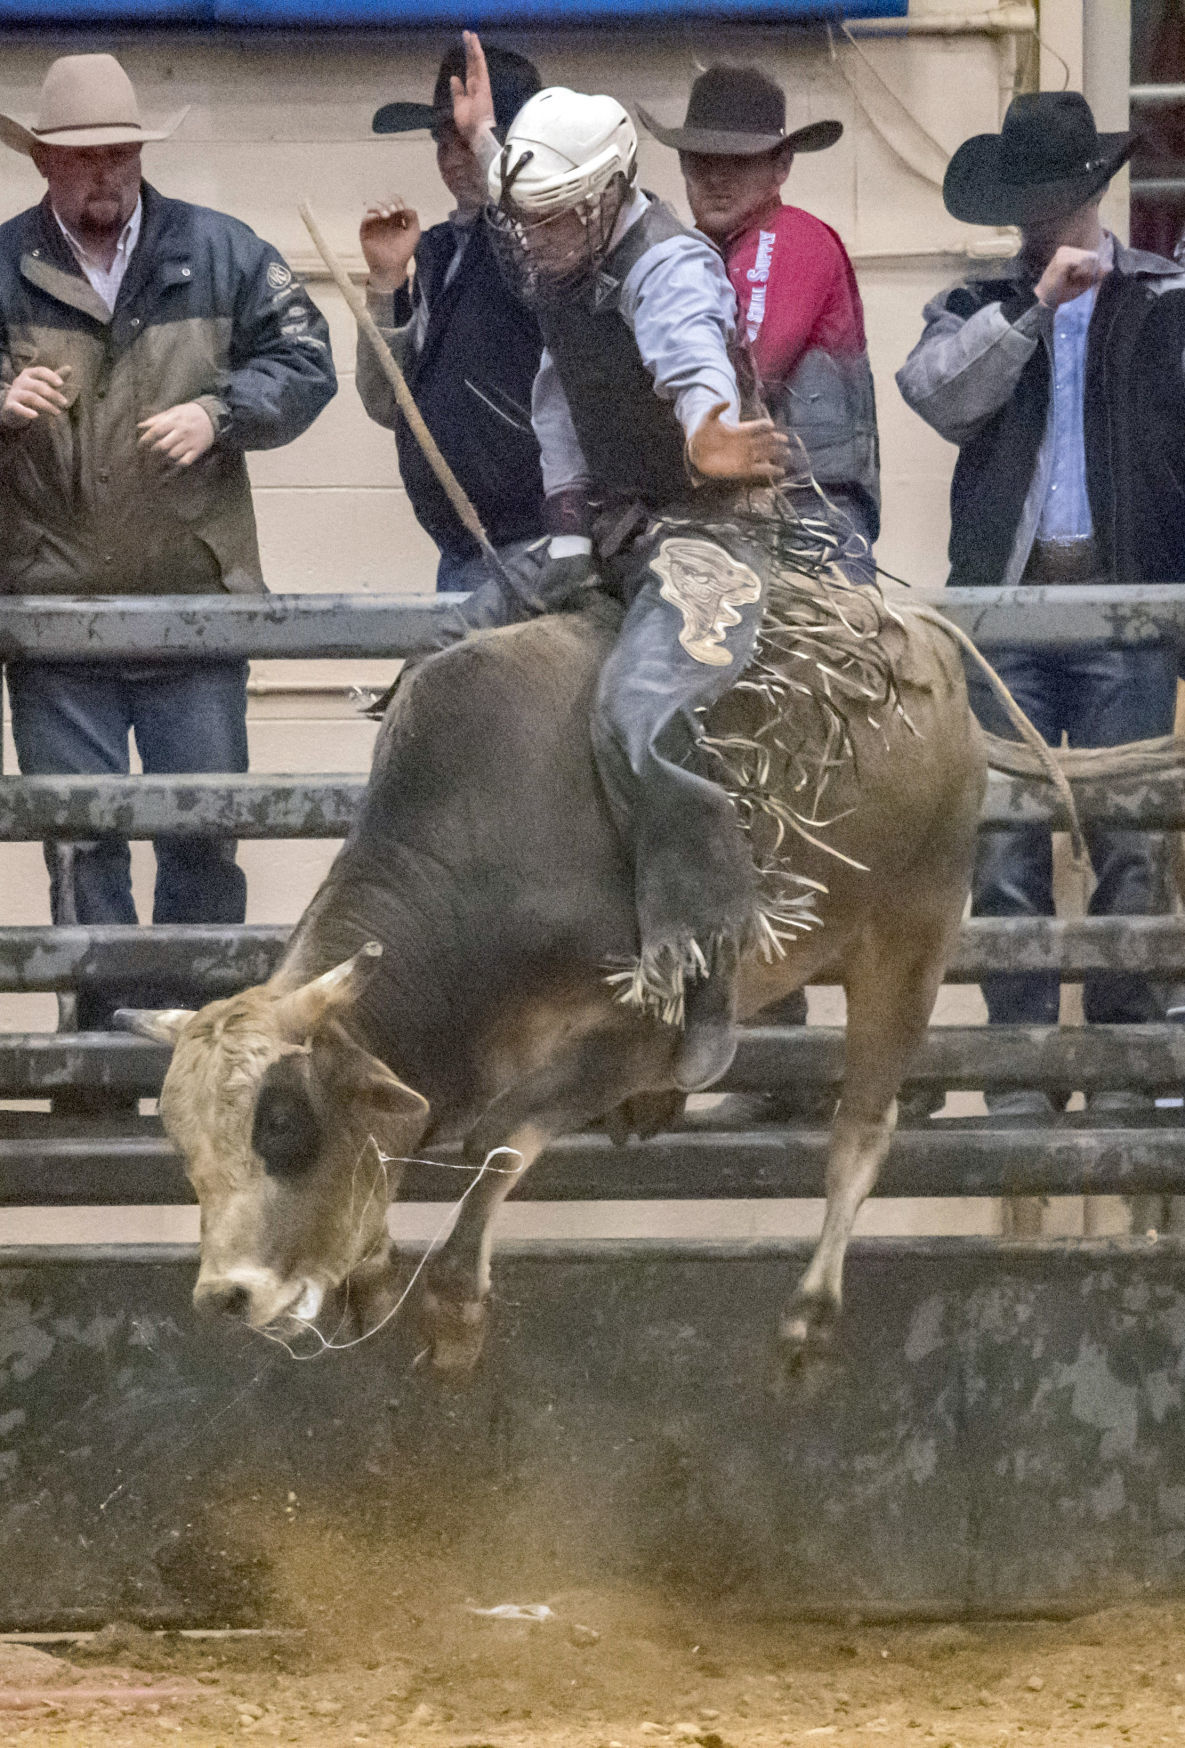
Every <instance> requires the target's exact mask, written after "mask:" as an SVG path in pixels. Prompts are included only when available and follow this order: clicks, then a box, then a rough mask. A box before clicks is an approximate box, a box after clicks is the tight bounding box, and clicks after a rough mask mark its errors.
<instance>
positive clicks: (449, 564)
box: [436, 535, 538, 595]
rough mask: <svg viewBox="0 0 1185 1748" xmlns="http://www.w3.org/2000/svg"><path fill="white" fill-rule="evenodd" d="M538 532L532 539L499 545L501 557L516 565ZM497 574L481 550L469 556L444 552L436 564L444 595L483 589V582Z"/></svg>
mask: <svg viewBox="0 0 1185 1748" xmlns="http://www.w3.org/2000/svg"><path fill="white" fill-rule="evenodd" d="M537 538H538V536H535V535H533V536H532V537H531V539H530V540H512V541H510V542H509V543H508V544H507V545H506V546H500V547H498V548H497V552H498V557H499V558H500V559H502V561H503V562H504V563H505V564H508V565H513V562H514V560H515V559H516V558H518V557H520V556H521V555H522V554H523V553H524V552H525V551H526V550H527V548H528V546H533V545H534V544H535V540H536V539H537ZM493 574H494V572H493V570H492V567H491V566H490V564H489V563H488V561H487V560H486V559H485V558H484V557H483V556H482V554H481V553H480V552H475V553H472V554H470V555H469V556H468V557H464V556H461V557H458V556H457V554H456V553H451V552H442V553H441V555H440V562H439V564H438V565H437V566H436V589H437V593H438V594H441V595H448V594H456V595H470V594H472V593H473V591H474V589H480V588H481V585H482V584H483V583H488V582H489V580H490V577H491V576H492V575H493Z"/></svg>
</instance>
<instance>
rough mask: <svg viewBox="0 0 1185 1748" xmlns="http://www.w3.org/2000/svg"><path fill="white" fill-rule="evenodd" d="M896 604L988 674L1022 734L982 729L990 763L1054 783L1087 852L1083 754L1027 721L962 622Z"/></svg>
mask: <svg viewBox="0 0 1185 1748" xmlns="http://www.w3.org/2000/svg"><path fill="white" fill-rule="evenodd" d="M894 606H897V607H898V609H899V610H900V609H901V608H904V610H905V611H906V612H908V613H911V614H912V615H913V616H914V618H916V619H924V620H925V621H926V623H927V624H928V625H936V626H937V627H938V629H939V630H940V631H945V632H946V634H947V636H948V637H950V638H952V639H953V640H954V642H955V643H957V644H958V645H959V647H960V649H962V650H964V651H965V652H966V653H967V655H969V656H970V657H971V659H972V661H973V662H975V664H976V666H977V667H979V668H980V669H981V670H982V671H983V672H984V673H985V674H986V675H987V677H988V681H989V683H990V684H991V686H992V689H993V690H994V692H995V694H996V696H997V697H998V698H999V700H1000V702H1001V704H1002V705H1003V706H1004V709H1005V711H1006V712H1007V715H1008V719H1009V721H1010V722H1011V723H1012V724H1013V726H1014V728H1015V729H1016V731H1017V733H1018V734H1019V735H1020V737H1021V738H1020V740H1019V741H1015V740H1005V739H1004V738H1003V737H1002V736H1001V735H998V734H988V733H987V732H986V730H985V732H984V740H985V741H986V743H987V756H988V764H989V765H990V766H991V768H992V770H993V771H1003V772H1005V773H1006V774H1007V775H1009V776H1014V777H1037V778H1043V779H1044V780H1045V781H1046V782H1047V783H1052V784H1053V786H1054V788H1055V789H1056V790H1057V792H1058V794H1059V796H1060V797H1061V800H1062V805H1063V807H1064V808H1065V810H1066V814H1067V817H1068V820H1069V826H1070V842H1071V843H1072V845H1073V848H1074V855H1075V856H1076V857H1081V856H1083V855H1084V854H1085V852H1086V840H1085V838H1084V837H1083V835H1082V821H1081V820H1080V819H1079V817H1078V808H1077V806H1076V805H1075V802H1074V792H1073V790H1072V789H1071V788H1070V778H1071V777H1072V776H1085V775H1086V774H1087V773H1086V772H1085V771H1077V770H1076V769H1075V768H1074V765H1073V763H1072V761H1074V760H1075V759H1077V758H1081V756H1082V755H1081V754H1080V753H1073V752H1071V753H1069V754H1067V753H1064V752H1056V753H1055V752H1054V750H1053V748H1052V747H1051V746H1050V745H1049V743H1048V741H1047V740H1046V739H1045V737H1044V735H1042V734H1040V733H1039V732H1038V731H1037V729H1036V728H1035V727H1034V726H1033V724H1032V723H1031V722H1030V721H1029V719H1028V717H1027V716H1026V715H1025V713H1024V711H1023V710H1022V709H1021V707H1020V705H1019V704H1018V703H1017V702H1016V699H1015V698H1014V697H1013V696H1012V693H1011V692H1010V691H1009V690H1008V687H1007V686H1006V685H1005V684H1004V682H1003V680H1002V679H1001V678H1000V676H999V674H998V673H997V672H996V670H995V668H993V666H992V664H991V662H989V661H988V659H987V657H986V656H984V655H982V654H981V653H980V651H979V650H978V649H976V647H975V645H974V643H972V641H971V639H970V638H969V637H968V636H967V633H966V632H965V631H964V630H963V629H962V628H961V627H960V626H958V625H955V624H954V623H953V621H951V620H950V619H947V618H946V617H945V616H944V615H943V614H942V613H939V612H938V611H937V609H936V608H933V607H928V606H925V605H924V604H923V603H922V602H920V601H918V602H913V601H903V602H900V603H897V602H894ZM1136 744H1138V745H1143V746H1154V745H1159V744H1160V743H1159V742H1153V741H1144V742H1140V743H1136ZM1104 750H1105V751H1107V752H1110V753H1114V752H1115V751H1116V750H1117V749H1115V748H1110V747H1109V748H1106V749H1104ZM1123 750H1125V751H1132V750H1133V748H1131V747H1128V748H1125V749H1123ZM1091 774H1092V775H1097V776H1103V775H1111V774H1113V773H1110V772H1104V771H1102V770H1101V769H1098V768H1097V767H1096V768H1094V769H1093V770H1092V772H1091Z"/></svg>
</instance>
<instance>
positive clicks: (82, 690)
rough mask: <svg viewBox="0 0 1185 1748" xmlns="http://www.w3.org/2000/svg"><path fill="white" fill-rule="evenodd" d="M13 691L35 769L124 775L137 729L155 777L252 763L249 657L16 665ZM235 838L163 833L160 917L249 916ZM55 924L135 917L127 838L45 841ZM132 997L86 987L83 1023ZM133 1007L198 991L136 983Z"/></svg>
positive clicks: (156, 912)
mask: <svg viewBox="0 0 1185 1748" xmlns="http://www.w3.org/2000/svg"><path fill="white" fill-rule="evenodd" d="M8 695H9V699H10V701H11V704H12V729H13V738H14V739H15V741H16V750H17V758H18V761H19V763H20V768H21V771H22V773H23V774H24V775H25V776H92V775H94V776H98V775H103V776H107V775H113V776H124V775H126V774H127V772H128V769H129V756H128V736H129V733H134V734H135V737H136V747H137V749H138V751H139V754H140V762H141V764H142V766H143V768H144V771H145V773H146V774H147V775H149V776H160V775H166V774H175V773H176V774H181V773H194V772H212V773H217V772H227V773H234V772H240V771H245V770H246V769H247V663H246V662H245V661H227V662H213V661H211V662H169V663H164V662H159V663H144V662H138V663H135V664H133V663H127V664H123V663H106V662H104V663H98V662H53V663H50V662H15V663H13V664H12V665H11V666H10V667H9V669H8ZM236 848H237V846H236V845H235V843H234V842H232V841H230V840H227V839H225V838H190V837H184V838H170V837H165V838H158V839H157V841H156V891H155V894H154V898H153V907H152V920H153V922H156V923H241V922H242V921H243V918H244V917H245V915H246V911H247V882H246V877H245V875H244V874H243V871H242V869H241V868H240V867H239V866H238V864H237V862H236V860H235V852H236ZM45 860H46V865H47V866H48V868H49V875H50V909H51V915H52V916H53V920H54V922H56V923H69V922H77V923H134V922H136V920H137V918H136V907H135V903H134V901H133V899H132V882H131V853H130V851H129V848H128V845H127V844H126V842H124V840H123V839H122V838H115V837H105V838H98V839H95V840H93V841H89V842H80V843H73V844H66V843H59V842H56V841H54V842H50V843H47V844H46V845H45ZM125 993H126V992H120V991H111V990H87V989H84V990H82V991H80V994H79V1005H78V1021H79V1025H80V1026H81V1027H83V1028H94V1027H96V1026H98V1027H101V1026H103V1025H105V1024H107V1023H108V1022H109V1016H110V1012H111V1010H112V1008H114V1007H117V1006H120V1005H121V1004H122V1003H123V1001H124V996H125ZM129 999H130V1002H131V1005H135V1006H142V1007H149V1006H152V1007H160V1006H170V1005H183V1004H190V1003H192V1001H193V999H194V995H193V992H192V991H188V992H187V991H183V990H177V989H172V990H161V989H154V990H152V991H146V990H144V989H137V990H136V991H135V992H134V994H133V995H132V996H131V997H130V998H129Z"/></svg>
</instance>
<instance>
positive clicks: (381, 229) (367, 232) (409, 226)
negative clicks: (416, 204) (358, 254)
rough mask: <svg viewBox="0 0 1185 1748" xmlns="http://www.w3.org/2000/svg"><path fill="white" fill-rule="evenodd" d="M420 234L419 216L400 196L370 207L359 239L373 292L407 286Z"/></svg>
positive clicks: (395, 289) (359, 232) (359, 230)
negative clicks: (408, 272)
mask: <svg viewBox="0 0 1185 1748" xmlns="http://www.w3.org/2000/svg"><path fill="white" fill-rule="evenodd" d="M420 235H421V231H420V215H419V214H418V213H417V212H416V211H414V209H413V208H412V207H410V206H405V205H404V203H403V201H401V200H400V199H398V197H396V198H395V199H394V200H388V201H385V202H383V203H382V204H381V205H376V206H368V207H367V209H366V211H365V213H364V214H363V217H362V223H361V225H360V226H359V229H358V240H359V242H360V243H361V244H362V253H363V255H364V256H365V258H366V265H367V267H368V268H369V269H370V284H371V288H372V289H373V290H374V291H397V290H398V289H399V287H400V286H401V285H402V284H403V283H404V281H405V280H406V279H407V270H408V267H409V265H410V263H411V258H412V256H413V255H414V254H415V252H416V249H417V248H418V247H419V242H420Z"/></svg>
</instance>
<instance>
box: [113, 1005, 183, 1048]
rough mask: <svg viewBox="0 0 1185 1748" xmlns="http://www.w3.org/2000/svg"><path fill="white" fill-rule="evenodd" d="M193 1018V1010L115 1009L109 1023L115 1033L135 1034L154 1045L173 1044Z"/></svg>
mask: <svg viewBox="0 0 1185 1748" xmlns="http://www.w3.org/2000/svg"><path fill="white" fill-rule="evenodd" d="M193 1016H194V1009H193V1008H116V1010H115V1012H114V1013H113V1014H112V1016H111V1023H112V1025H113V1026H114V1027H115V1029H116V1031H117V1032H136V1033H138V1034H139V1036H140V1037H141V1038H151V1039H152V1041H153V1043H154V1044H175V1043H176V1042H177V1040H178V1038H179V1037H180V1036H181V1033H182V1030H183V1029H184V1027H185V1026H186V1025H187V1024H188V1022H189V1021H190V1020H192V1018H193Z"/></svg>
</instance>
